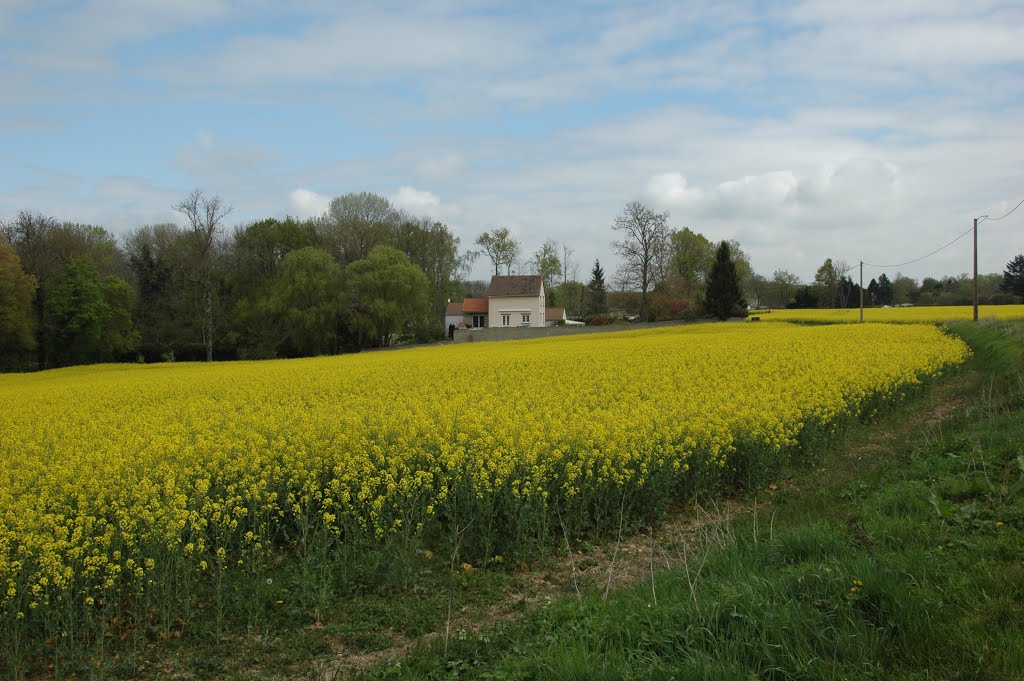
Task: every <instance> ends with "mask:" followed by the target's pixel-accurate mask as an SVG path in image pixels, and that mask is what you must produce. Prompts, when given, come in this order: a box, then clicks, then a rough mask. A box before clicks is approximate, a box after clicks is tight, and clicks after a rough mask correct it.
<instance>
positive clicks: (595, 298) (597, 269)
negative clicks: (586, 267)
mask: <svg viewBox="0 0 1024 681" xmlns="http://www.w3.org/2000/svg"><path fill="white" fill-rule="evenodd" d="M587 311H588V312H590V314H592V315H594V314H601V313H603V312H607V311H608V289H607V287H606V286H605V283H604V270H603V269H601V261H599V260H595V261H594V269H593V270H592V271H591V273H590V283H588V284H587Z"/></svg>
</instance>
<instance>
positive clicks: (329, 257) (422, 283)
mask: <svg viewBox="0 0 1024 681" xmlns="http://www.w3.org/2000/svg"><path fill="white" fill-rule="evenodd" d="M174 208H175V209H176V210H177V211H178V212H179V213H181V215H182V216H183V218H184V222H185V225H184V226H179V225H176V224H170V223H168V224H158V225H148V226H144V227H139V228H137V229H134V230H131V231H130V232H129V233H127V234H126V235H125V236H124V237H123V238H122V239H120V240H119V239H117V238H115V237H114V236H113V235H112V234H111V233H109V232H108V231H106V230H105V229H103V228H102V227H98V226H95V225H82V224H76V223H62V222H58V221H57V220H55V219H53V218H50V217H47V216H44V215H39V214H36V213H31V212H22V213H19V214H18V215H17V216H16V217H15V218H14V219H12V220H10V221H8V222H5V223H3V224H2V225H0V364H2V365H3V368H5V369H28V368H50V367H56V366H67V365H73V364H84V363H90V362H101V361H112V360H119V361H124V360H136V359H139V360H143V361H147V362H151V361H170V360H212V359H215V358H216V359H247V358H270V357H296V356H307V355H318V354H328V353H337V352H343V351H356V350H362V349H366V348H375V347H382V346H385V345H388V344H390V343H393V342H395V340H397V339H409V340H415V341H429V340H433V339H436V338H438V337H440V336H441V333H442V329H441V323H440V321H439V319H440V318H441V317H442V316H443V314H444V307H445V304H446V303H447V300H448V299H449V298H451V297H454V296H457V295H459V294H460V289H461V287H462V280H463V279H464V278H465V274H466V272H467V271H468V266H469V263H470V258H469V256H468V254H467V253H462V252H460V249H459V245H460V244H459V239H458V237H456V236H455V235H454V234H453V233H452V232H451V230H450V229H449V228H448V227H447V226H446V225H444V224H443V223H440V222H436V221H434V220H431V219H429V218H426V217H420V216H415V215H410V214H408V213H405V212H403V211H400V210H397V209H396V208H394V207H393V206H392V205H391V204H390V202H389V201H388V200H387V199H385V198H383V197H380V196H377V195H374V194H370V193H366V192H363V193H357V194H355V193H354V194H346V195H344V196H341V197H338V198H336V199H334V200H333V201H332V202H331V204H330V207H329V208H328V209H327V210H326V211H325V212H324V213H323V214H322V215H320V216H318V217H316V218H313V219H309V220H298V219H295V218H290V217H289V218H285V219H276V218H268V219H265V220H259V221H256V222H252V223H250V224H247V225H243V226H238V227H235V228H234V230H233V231H231V232H228V230H227V229H226V226H225V221H226V219H227V217H228V216H229V215H230V213H231V208H230V207H229V206H226V205H225V204H224V203H223V201H222V200H221V199H220V198H219V197H216V196H208V195H207V194H205V193H204V192H202V191H195V192H192V193H191V194H190V195H189V196H187V197H186V198H185V199H184V200H182V201H181V202H180V203H179V204H177V205H176V206H175V207H174Z"/></svg>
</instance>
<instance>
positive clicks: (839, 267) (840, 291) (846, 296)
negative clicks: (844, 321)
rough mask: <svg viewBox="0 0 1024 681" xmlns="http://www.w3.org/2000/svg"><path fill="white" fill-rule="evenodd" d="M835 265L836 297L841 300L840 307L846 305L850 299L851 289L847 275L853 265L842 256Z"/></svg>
mask: <svg viewBox="0 0 1024 681" xmlns="http://www.w3.org/2000/svg"><path fill="white" fill-rule="evenodd" d="M833 267H834V268H835V271H836V280H837V284H836V285H837V289H836V297H837V299H838V302H839V307H846V305H847V303H849V301H850V289H849V288H847V286H846V275H848V274H849V273H850V270H852V269H853V265H851V264H849V263H848V262H846V261H845V260H843V259H841V258H840V259H837V260H836V261H835V263H833Z"/></svg>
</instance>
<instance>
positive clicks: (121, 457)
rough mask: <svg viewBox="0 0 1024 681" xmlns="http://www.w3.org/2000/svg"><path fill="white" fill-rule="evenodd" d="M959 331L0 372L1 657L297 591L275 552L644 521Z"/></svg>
mask: <svg viewBox="0 0 1024 681" xmlns="http://www.w3.org/2000/svg"><path fill="white" fill-rule="evenodd" d="M967 354H968V349H967V347H966V346H965V344H964V343H963V342H961V341H960V340H959V339H956V338H953V337H949V336H947V335H945V334H943V333H942V332H941V331H940V330H939V329H938V328H936V327H935V326H929V325H884V324H864V325H841V326H822V327H807V326H794V325H789V324H761V325H754V324H746V325H744V324H706V325H696V326H688V327H673V328H665V329H657V330H650V331H632V332H623V333H607V334H600V335H588V336H579V337H560V338H551V339H543V340H534V341H522V342H505V343H474V344H466V345H456V346H444V347H433V348H419V349H408V350H403V351H398V352H378V353H366V354H362V355H349V356H340V357H329V358H316V359H303V360H283V361H264V362H244V363H243V362H237V363H222V364H213V365H202V364H162V365H106V366H103V365H97V366H90V367H83V368H75V369H65V370H57V371H48V372H42V373H39V374H32V375H7V376H0V588H2V591H0V618H2V619H0V638H2V640H3V649H2V650H0V658H3V659H6V660H7V661H8V664H9V665H12V667H11V669H19V668H24V667H25V665H28V664H30V663H31V662H32V660H38V659H39V658H40V656H43V657H45V656H47V655H51V654H52V655H57V654H58V653H53V652H52V651H53V650H55V648H54V646H55V645H57V646H58V647H59V645H66V646H74V645H76V644H77V643H79V642H81V641H84V640H97V638H98V637H99V638H100V639H102V637H103V636H104V635H106V636H110V635H111V631H114V630H121V629H124V628H131V629H135V630H142V631H147V632H149V633H148V634H147V635H150V636H165V635H169V633H168V632H170V631H171V630H173V629H174V628H175V627H178V628H179V629H180V628H181V627H186V626H187V624H188V621H189V617H190V616H191V615H192V614H193V613H194V610H193V608H194V607H199V605H197V604H199V603H200V602H203V603H204V604H207V607H212V608H216V609H217V611H218V612H220V611H221V609H222V608H223V609H225V611H226V612H238V611H239V608H242V607H250V605H251V604H252V603H253V602H255V601H261V602H262V601H265V602H267V603H270V604H271V606H273V604H275V603H277V604H280V603H282V602H283V601H286V600H287V599H289V598H290V599H299V598H303V597H305V596H303V595H302V593H303V587H302V585H301V584H299V585H296V584H292V585H290V586H287V588H286V587H285V586H283V585H279V584H278V583H277V582H273V580H272V579H271V578H270V577H267V575H269V574H271V572H272V571H274V570H276V569H278V568H279V567H280V566H281V565H282V564H283V563H284V564H291V563H295V564H298V565H303V566H309V570H308V571H307V572H304V573H303V574H309V575H319V577H315V579H319V580H321V582H322V581H323V580H325V579H327V580H331V579H333V580H335V582H333V583H334V584H335V586H337V580H344V579H347V578H355V577H354V575H358V574H361V573H359V570H358V569H351V570H349V571H348V572H344V571H341V572H339V571H338V570H334V569H332V570H326V569H324V567H323V565H324V563H323V561H327V563H330V561H337V560H340V559H339V558H338V557H339V556H342V555H344V556H345V559H344V560H345V561H346V562H345V565H346V566H348V568H352V566H353V565H355V566H356V568H358V561H359V560H360V556H361V555H363V554H362V553H361V552H362V551H363V550H364V549H365V548H366V547H369V546H374V545H385V544H388V545H391V546H397V547H400V548H401V549H402V550H404V551H407V552H414V553H415V552H417V551H418V552H420V553H425V552H428V551H433V552H438V551H444V552H446V553H450V552H451V551H452V547H453V546H454V547H455V548H456V550H457V551H458V552H459V553H460V556H461V558H460V560H466V561H469V562H471V563H473V564H475V565H487V564H494V563H496V562H499V561H510V560H514V559H515V558H516V557H517V556H520V555H525V554H526V553H528V552H529V550H530V548H531V547H535V546H537V545H538V543H540V544H543V543H544V542H546V541H549V540H550V538H551V537H552V536H557V537H560V536H561V535H560V534H556V533H561V532H568V533H570V534H571V535H576V536H580V535H584V534H587V533H601V532H605V533H607V532H609V531H613V528H615V527H621V524H622V522H623V519H624V518H625V520H626V522H627V523H630V522H632V523H638V522H644V521H650V520H651V518H652V517H653V516H656V515H657V514H658V513H660V512H661V511H662V510H663V509H664V507H665V505H666V504H667V503H668V502H669V501H670V500H671V499H672V498H678V497H679V496H680V495H683V494H687V493H690V492H693V491H694V490H698V489H700V490H704V489H707V488H714V487H716V486H721V485H736V484H739V485H744V484H751V483H753V484H756V483H758V482H759V481H763V480H764V479H765V476H766V475H771V472H772V471H773V470H775V467H776V466H777V465H778V464H779V463H780V462H781V461H782V460H783V459H785V458H786V457H788V456H790V455H791V454H792V453H793V452H795V451H797V449H798V448H799V447H800V446H801V445H806V444H807V443H808V441H809V440H811V439H813V438H814V437H819V436H827V434H828V431H829V430H830V429H831V428H834V427H835V424H836V423H837V421H841V420H843V419H845V418H849V417H854V416H857V415H860V414H861V413H862V412H864V411H867V410H872V409H875V408H877V407H878V406H880V405H881V404H883V403H884V402H885V401H886V400H894V399H900V398H901V397H902V396H904V395H905V394H906V393H907V392H908V391H909V390H911V389H912V388H913V386H915V385H916V384H918V383H919V382H920V381H921V380H922V379H924V378H927V377H929V376H933V375H935V374H938V373H939V372H941V371H942V370H943V369H945V368H947V367H950V366H952V365H956V364H957V363H959V362H961V361H963V360H964V358H965V357H966V356H967ZM350 549H351V551H350ZM353 561H354V562H353ZM348 568H346V569H348ZM327 572H329V573H330V575H328V576H327V577H325V576H324V575H325V573H327ZM339 575H340V576H339ZM346 575H348V577H346ZM371 578H372V575H371ZM311 579H314V577H311ZM279 581H280V580H279ZM229 583H230V584H235V585H238V584H242V585H248V586H247V587H245V588H244V589H243V590H242V591H241V592H238V593H235V592H229V590H228V589H227V587H226V586H224V585H227V584H229ZM222 587H223V588H222ZM335 591H337V589H335ZM320 593H321V595H322V591H321V592H320ZM232 594H234V595H232ZM232 598H234V599H236V600H235V601H234V602H233V601H231V599H232ZM309 598H315V596H309ZM208 604H212V605H208ZM104 632H105V633H104ZM114 633H115V634H116V631H114ZM55 642H56V643H55ZM0 671H5V670H3V669H0Z"/></svg>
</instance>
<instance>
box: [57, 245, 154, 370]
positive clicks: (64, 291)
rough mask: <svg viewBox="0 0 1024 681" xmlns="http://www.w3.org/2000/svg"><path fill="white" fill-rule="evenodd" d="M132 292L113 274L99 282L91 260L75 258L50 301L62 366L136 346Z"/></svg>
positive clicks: (87, 360) (102, 358)
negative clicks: (132, 315)
mask: <svg viewBox="0 0 1024 681" xmlns="http://www.w3.org/2000/svg"><path fill="white" fill-rule="evenodd" d="M134 303H135V291H134V289H133V288H132V287H131V286H130V285H129V284H128V283H127V282H126V281H124V280H123V279H120V278H118V277H115V276H113V275H111V276H107V277H103V278H101V277H100V275H99V272H98V271H97V268H96V264H95V263H93V261H92V260H89V259H87V258H78V259H76V260H72V261H71V264H70V265H68V268H67V271H66V272H65V274H64V275H63V276H62V277H61V278H60V279H59V280H57V282H56V284H55V285H54V287H53V289H52V292H51V295H50V296H49V298H48V300H47V309H46V321H47V333H48V335H49V336H50V338H51V341H52V342H51V345H52V347H53V348H54V356H55V358H56V361H57V363H58V364H61V365H67V364H84V363H88V362H96V361H104V360H110V359H113V358H114V357H115V356H118V355H121V354H124V353H126V352H129V351H131V350H133V349H134V348H135V346H136V345H137V343H138V335H137V334H136V333H135V331H134V329H133V326H132V319H131V310H132V307H133V306H134Z"/></svg>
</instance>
